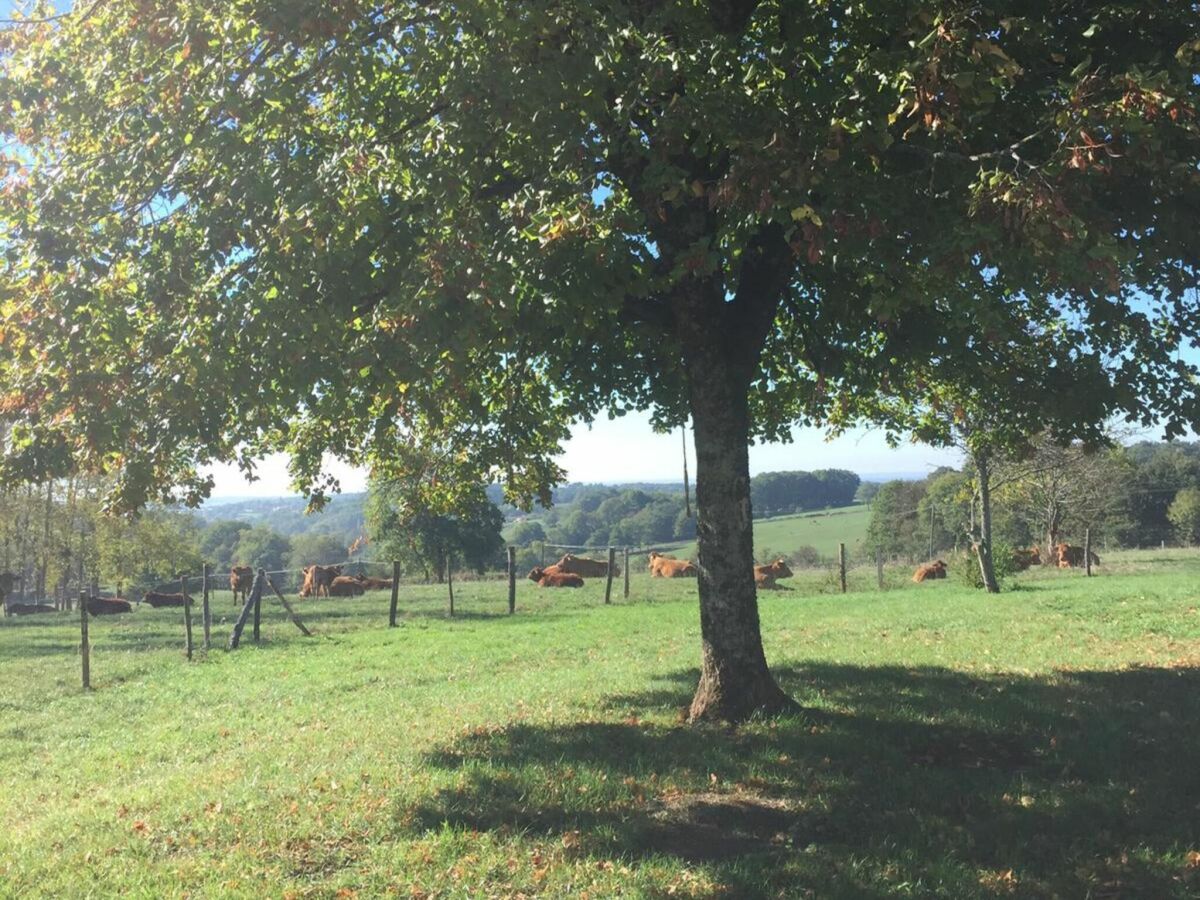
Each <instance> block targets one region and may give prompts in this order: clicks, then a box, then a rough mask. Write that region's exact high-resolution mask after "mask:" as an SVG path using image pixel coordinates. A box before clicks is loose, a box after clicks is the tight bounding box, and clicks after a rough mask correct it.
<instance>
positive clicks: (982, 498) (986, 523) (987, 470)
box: [975, 453, 1000, 594]
mask: <svg viewBox="0 0 1200 900" xmlns="http://www.w3.org/2000/svg"><path fill="white" fill-rule="evenodd" d="M975 471H976V472H977V473H978V475H979V571H980V574H981V575H982V576H983V587H984V589H985V590H986V591H987V592H988V593H989V594H998V593H1000V585H999V583H998V582H997V581H996V565H995V560H994V559H993V558H992V485H991V478H992V473H991V461H990V460H989V459H988V456H987V454H986V453H977V454H975Z"/></svg>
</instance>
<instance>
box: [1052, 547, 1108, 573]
mask: <svg viewBox="0 0 1200 900" xmlns="http://www.w3.org/2000/svg"><path fill="white" fill-rule="evenodd" d="M1083 553H1084V550H1083V548H1082V547H1076V546H1074V545H1073V544H1058V545H1057V546H1056V547H1055V548H1054V555H1053V559H1055V560H1057V561H1058V567H1059V568H1060V569H1074V568H1078V567H1080V566H1082V565H1083V564H1084V555H1083ZM1087 558H1088V560H1089V561H1090V562H1091V564H1092V565H1093V566H1098V565H1100V557H1098V556H1097V555H1096V554H1095V553H1090V552H1089V554H1088V557H1087Z"/></svg>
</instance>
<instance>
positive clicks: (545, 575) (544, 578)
mask: <svg viewBox="0 0 1200 900" xmlns="http://www.w3.org/2000/svg"><path fill="white" fill-rule="evenodd" d="M529 580H530V581H532V582H535V583H536V584H537V585H538V587H570V588H577V587H583V576H581V575H576V574H575V573H574V572H563V571H560V570H559V569H558V567H557V566H549V567H547V568H545V569H543V568H542V567H541V566H534V567H533V568H532V569H530V570H529Z"/></svg>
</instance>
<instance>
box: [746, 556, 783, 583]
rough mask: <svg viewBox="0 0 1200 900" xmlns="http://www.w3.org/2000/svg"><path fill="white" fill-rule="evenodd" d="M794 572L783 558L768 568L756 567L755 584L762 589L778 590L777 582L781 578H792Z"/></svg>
mask: <svg viewBox="0 0 1200 900" xmlns="http://www.w3.org/2000/svg"><path fill="white" fill-rule="evenodd" d="M791 577H792V570H791V569H789V568H788V564H787V563H786V562H784V560H783V557H782V556H781V557H780V558H779V559H777V560H775V562H773V563H771V564H770V565H767V566H755V567H754V584H755V586H756V587H760V588H777V587H779V585H777V584H776V583H775V582H776V580H778V579H780V578H791Z"/></svg>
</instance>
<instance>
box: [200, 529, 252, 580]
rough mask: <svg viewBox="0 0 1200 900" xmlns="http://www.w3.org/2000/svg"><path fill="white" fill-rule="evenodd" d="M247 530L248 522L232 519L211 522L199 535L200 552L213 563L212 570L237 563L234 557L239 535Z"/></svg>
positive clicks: (219, 569) (218, 569) (225, 567)
mask: <svg viewBox="0 0 1200 900" xmlns="http://www.w3.org/2000/svg"><path fill="white" fill-rule="evenodd" d="M249 530H250V523H249V522H238V521H234V520H232V519H224V520H222V521H219V522H213V523H212V524H211V525H209V526H208V527H207V528H205V529H204V532H203V533H202V534H201V535H200V553H201V554H202V555H203V556H204V558H205V559H207V560H209V561H210V562H211V563H212V564H213V566H214V567H215V569H214V571H222V570H224V569H228V568H230V567H232V566H233V565H235V564H237V560H236V559H234V557H235V556H236V554H237V544H238V538H239V536H240V535H241V533H242V532H243V531H249Z"/></svg>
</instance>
